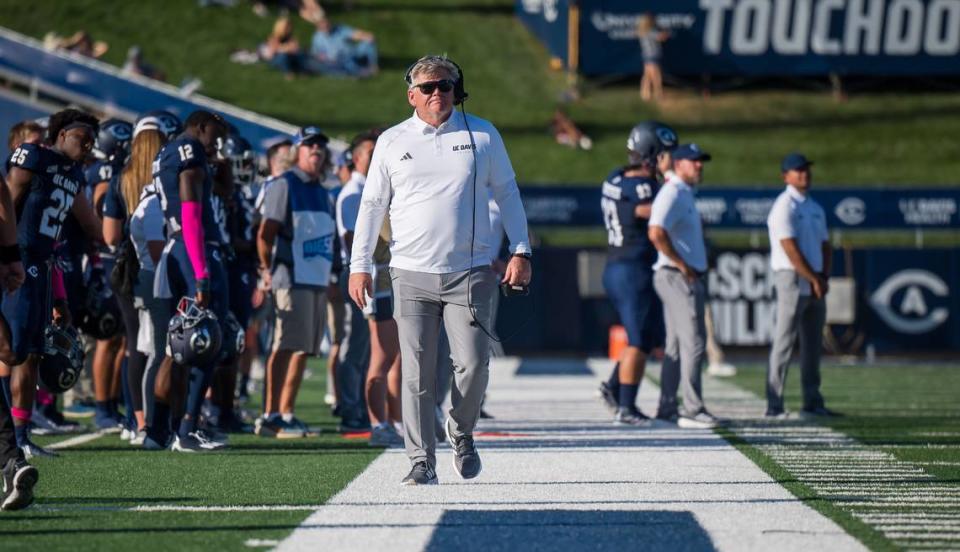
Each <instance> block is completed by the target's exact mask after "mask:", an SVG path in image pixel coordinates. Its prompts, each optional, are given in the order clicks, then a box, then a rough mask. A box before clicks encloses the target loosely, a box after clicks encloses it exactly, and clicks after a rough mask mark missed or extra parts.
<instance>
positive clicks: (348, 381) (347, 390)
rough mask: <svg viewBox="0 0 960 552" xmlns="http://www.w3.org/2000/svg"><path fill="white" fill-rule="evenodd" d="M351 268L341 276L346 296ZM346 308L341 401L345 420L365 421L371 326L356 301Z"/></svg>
mask: <svg viewBox="0 0 960 552" xmlns="http://www.w3.org/2000/svg"><path fill="white" fill-rule="evenodd" d="M349 271H350V269H349V267H348V268H347V269H345V270H344V274H345V275H344V276H343V277H341V278H340V288H341V290H342V291H343V294H344V296H349V293H348V291H347V285H348V283H349V280H350V277H349V273H350V272H349ZM348 303H350V305H349V308H347V309H346V319H345V320H344V324H343V325H344V329H345V330H346V335H345V336H344V339H343V341H342V342H341V343H340V362H338V363H337V373H336V378H337V395H338V396H337V404H338V405H339V406H340V414H341V415H342V417H343V420H344V421H345V422H350V423H356V424H362V423H364V421H365V420H366V418H367V403H366V400H365V396H364V395H365V394H364V390H365V388H366V382H367V367H368V365H369V364H370V326H369V325H368V324H367V319H366V318H364V316H363V311H362V310H360V309H359V308H358V307H357V304H356V303H354V302H353V301H348Z"/></svg>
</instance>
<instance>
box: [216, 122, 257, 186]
mask: <svg viewBox="0 0 960 552" xmlns="http://www.w3.org/2000/svg"><path fill="white" fill-rule="evenodd" d="M217 150H218V151H219V152H220V157H222V158H223V159H226V160H227V162H229V163H230V168H231V169H233V179H234V180H235V181H236V182H237V183H238V184H240V185H241V186H249V185H251V184H253V181H254V178H255V177H256V176H257V154H256V153H255V152H254V151H253V146H251V145H250V142H248V141H247V139H246V138H244V137H243V136H240V135H239V134H230V135H228V136H227V137H226V138H223V139H220V140H218V141H217Z"/></svg>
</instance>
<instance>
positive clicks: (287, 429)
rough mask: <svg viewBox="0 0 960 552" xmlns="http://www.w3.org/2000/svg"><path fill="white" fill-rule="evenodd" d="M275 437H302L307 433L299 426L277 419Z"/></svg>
mask: <svg viewBox="0 0 960 552" xmlns="http://www.w3.org/2000/svg"><path fill="white" fill-rule="evenodd" d="M276 426H277V439H302V438H304V437H306V436H307V433H306V432H305V431H304V430H303V428H301V427H300V426H298V425H296V424H294V423H293V422H288V421H286V420H284V419H282V418H281V419H280V420H278V421H277V424H276Z"/></svg>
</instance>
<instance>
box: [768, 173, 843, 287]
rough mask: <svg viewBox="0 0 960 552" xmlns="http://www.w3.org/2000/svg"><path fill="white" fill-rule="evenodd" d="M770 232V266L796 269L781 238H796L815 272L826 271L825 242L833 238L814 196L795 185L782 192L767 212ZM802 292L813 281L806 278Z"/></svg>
mask: <svg viewBox="0 0 960 552" xmlns="http://www.w3.org/2000/svg"><path fill="white" fill-rule="evenodd" d="M767 229H768V231H769V233H770V268H772V269H773V270H796V268H795V267H794V266H793V263H791V262H790V258H789V257H787V253H786V252H785V251H784V250H783V246H782V245H780V240H782V239H784V238H793V239H795V240H796V241H797V249H799V250H800V254H801V255H803V258H804V259H806V261H807V263H808V264H809V265H810V268H812V269H813V271H814V272H818V273H819V272H822V271H823V249H822V247H823V242H825V241H827V240H829V239H830V235H829V234H828V233H827V217H826V214H825V213H824V212H823V207H820V204H818V203H817V202H816V201H815V200H814V199H813V198H811V197H809V196H807V195H804V194H802V193H800V192H799V191H797V189H796V188H794V187H793V186H787V188H786V189H785V190H784V191H782V192H780V195H779V196H777V200H776V201H774V202H773V207H771V208H770V214H769V215H767ZM800 283H801V288H800V291H801V293H804V292H805V293H809V292H810V287H809V282H807V281H806V280H802V281H801V282H800Z"/></svg>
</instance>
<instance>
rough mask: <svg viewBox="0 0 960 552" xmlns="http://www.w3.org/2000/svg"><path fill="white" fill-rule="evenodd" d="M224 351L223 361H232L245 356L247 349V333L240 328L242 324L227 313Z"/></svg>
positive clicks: (222, 354)
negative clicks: (244, 352)
mask: <svg viewBox="0 0 960 552" xmlns="http://www.w3.org/2000/svg"><path fill="white" fill-rule="evenodd" d="M222 329H223V332H224V335H223V350H222V351H221V356H222V357H223V360H224V361H225V362H226V361H231V360H233V359H234V358H236V357H238V356H240V355H242V354H243V351H244V349H246V346H247V342H246V332H244V329H243V328H241V327H240V322H239V321H238V320H237V317H236V316H234V315H233V313H232V312H228V313H227V319H226V320H225V321H224V324H223V328H222Z"/></svg>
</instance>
